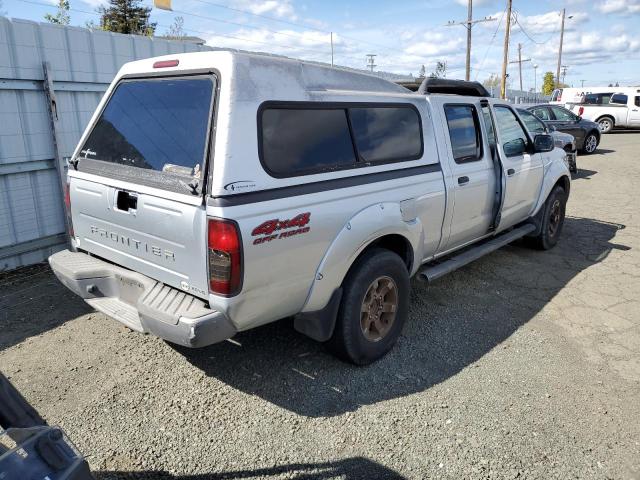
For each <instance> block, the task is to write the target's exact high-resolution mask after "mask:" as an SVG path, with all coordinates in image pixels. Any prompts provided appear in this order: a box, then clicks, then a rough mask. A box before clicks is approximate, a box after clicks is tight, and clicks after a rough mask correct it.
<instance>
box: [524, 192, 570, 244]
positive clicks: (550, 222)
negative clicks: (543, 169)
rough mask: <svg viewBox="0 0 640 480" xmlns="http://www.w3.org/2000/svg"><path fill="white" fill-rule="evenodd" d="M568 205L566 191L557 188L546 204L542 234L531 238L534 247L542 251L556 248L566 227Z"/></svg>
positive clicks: (541, 228)
mask: <svg viewBox="0 0 640 480" xmlns="http://www.w3.org/2000/svg"><path fill="white" fill-rule="evenodd" d="M566 205H567V195H566V193H565V191H564V189H563V188H562V187H560V186H556V187H555V188H554V189H553V190H552V191H551V194H549V197H548V198H547V201H546V202H545V204H544V212H543V215H542V225H541V227H540V233H539V234H538V235H537V236H535V237H530V238H529V242H530V243H531V245H532V246H534V247H535V248H538V249H540V250H549V249H550V248H553V247H555V246H556V244H557V243H558V239H559V238H560V233H561V232H562V226H563V225H564V216H565V210H566Z"/></svg>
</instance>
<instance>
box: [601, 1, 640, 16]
mask: <svg viewBox="0 0 640 480" xmlns="http://www.w3.org/2000/svg"><path fill="white" fill-rule="evenodd" d="M596 8H597V9H598V10H600V12H602V13H605V14H607V13H620V14H632V15H633V14H638V13H640V0H604V1H601V2H600V3H599V4H598V5H597V6H596Z"/></svg>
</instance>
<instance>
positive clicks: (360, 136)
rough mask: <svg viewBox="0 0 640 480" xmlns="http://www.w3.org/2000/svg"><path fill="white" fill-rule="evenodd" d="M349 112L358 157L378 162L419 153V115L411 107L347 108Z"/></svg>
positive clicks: (404, 157) (418, 154)
mask: <svg viewBox="0 0 640 480" xmlns="http://www.w3.org/2000/svg"><path fill="white" fill-rule="evenodd" d="M349 115H350V116H351V126H352V128H353V135H354V137H355V140H356V146H357V147H358V153H359V154H360V157H362V160H364V161H367V162H380V161H386V160H396V159H410V158H418V157H419V156H420V154H421V150H422V141H421V135H420V119H419V117H418V112H416V111H415V110H414V109H413V108H410V107H403V108H396V107H385V108H370V107H366V108H350V109H349Z"/></svg>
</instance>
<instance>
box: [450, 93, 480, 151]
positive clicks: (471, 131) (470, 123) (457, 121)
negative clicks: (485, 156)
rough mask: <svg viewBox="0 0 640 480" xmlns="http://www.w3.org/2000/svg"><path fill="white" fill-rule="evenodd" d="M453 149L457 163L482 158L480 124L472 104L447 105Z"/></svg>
mask: <svg viewBox="0 0 640 480" xmlns="http://www.w3.org/2000/svg"><path fill="white" fill-rule="evenodd" d="M444 112H445V115H446V117H447V126H448V127H449V137H450V138H451V149H452V150H453V159H454V160H455V161H456V163H465V162H473V161H475V160H480V158H482V143H481V142H480V138H481V136H480V124H479V121H478V114H477V112H476V108H475V107H474V106H472V105H445V107H444Z"/></svg>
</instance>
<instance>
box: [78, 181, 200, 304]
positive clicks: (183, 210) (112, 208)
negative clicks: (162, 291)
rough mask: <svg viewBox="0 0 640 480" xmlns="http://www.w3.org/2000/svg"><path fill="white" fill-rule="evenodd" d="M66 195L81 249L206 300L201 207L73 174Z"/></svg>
mask: <svg viewBox="0 0 640 480" xmlns="http://www.w3.org/2000/svg"><path fill="white" fill-rule="evenodd" d="M70 196H71V212H72V218H73V227H74V231H75V236H76V240H77V241H78V242H79V245H78V247H79V248H80V249H81V250H85V251H88V252H90V253H93V254H95V255H97V256H99V257H102V258H104V259H106V260H110V261H112V262H113V263H115V264H117V265H121V266H123V267H126V268H129V269H131V270H135V271H137V272H140V273H142V274H144V275H147V276H149V277H151V278H154V279H156V280H159V281H161V282H163V283H166V284H167V285H171V286H172V287H175V288H179V289H181V290H183V291H187V292H189V293H191V294H193V295H195V296H198V297H201V298H207V295H208V286H207V271H206V265H207V262H206V212H205V208H204V206H202V205H193V204H188V203H181V202H179V201H176V200H170V199H168V198H162V197H160V196H154V195H150V194H145V193H139V192H135V191H134V190H124V189H120V188H115V187H113V186H111V185H109V184H108V183H98V182H94V181H88V180H85V179H82V178H73V177H72V178H70ZM125 207H126V209H125Z"/></svg>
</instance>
